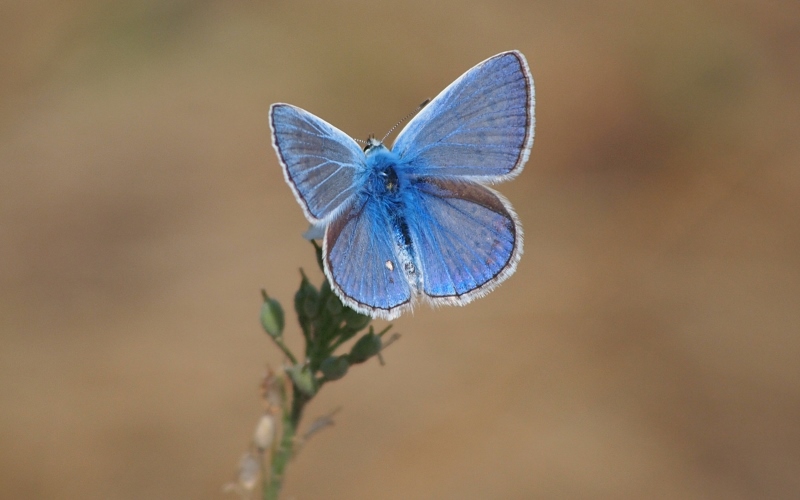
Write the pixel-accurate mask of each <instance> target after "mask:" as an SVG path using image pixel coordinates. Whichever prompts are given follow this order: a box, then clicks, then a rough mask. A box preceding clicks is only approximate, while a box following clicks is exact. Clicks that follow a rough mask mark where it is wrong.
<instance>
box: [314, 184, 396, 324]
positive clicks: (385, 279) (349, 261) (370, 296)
mask: <svg viewBox="0 0 800 500" xmlns="http://www.w3.org/2000/svg"><path fill="white" fill-rule="evenodd" d="M385 210H386V207H385V205H383V204H382V203H380V201H379V200H377V199H376V198H374V197H371V196H364V197H360V198H359V197H356V198H355V199H354V201H353V203H351V204H350V205H349V206H348V207H347V208H346V209H345V210H344V211H343V212H342V213H341V214H340V215H339V216H338V217H336V218H334V219H333V220H332V221H331V222H330V223H329V224H328V226H327V228H326V229H325V239H324V240H323V255H324V259H325V266H324V268H325V275H326V276H327V278H328V281H329V282H330V284H331V286H332V287H333V289H334V291H335V292H336V294H337V295H338V296H339V298H340V299H342V302H344V303H345V305H347V306H348V307H350V308H352V309H355V310H356V311H358V312H360V313H362V314H368V315H370V316H372V317H380V318H385V319H393V318H396V317H397V316H399V315H400V313H401V312H402V311H403V310H404V309H406V308H407V307H409V304H410V302H411V294H412V291H411V286H410V285H409V283H408V280H407V278H406V274H405V266H404V265H403V262H402V259H401V258H399V257H398V247H397V243H396V241H395V237H394V232H393V229H392V228H391V226H390V222H389V217H388V216H387V214H386V212H385Z"/></svg>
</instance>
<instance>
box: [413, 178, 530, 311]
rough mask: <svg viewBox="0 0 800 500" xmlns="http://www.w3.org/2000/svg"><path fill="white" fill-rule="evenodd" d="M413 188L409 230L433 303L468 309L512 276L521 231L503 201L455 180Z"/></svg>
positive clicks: (420, 183) (431, 181)
mask: <svg viewBox="0 0 800 500" xmlns="http://www.w3.org/2000/svg"><path fill="white" fill-rule="evenodd" d="M414 187H415V189H414V194H413V197H412V200H413V201H412V204H411V206H410V207H411V208H413V217H411V216H409V217H408V226H409V232H410V235H411V240H412V241H413V242H414V249H415V253H416V256H417V260H418V262H419V265H420V266H421V268H422V290H423V292H424V293H425V294H426V295H427V296H428V298H429V299H430V300H431V301H432V302H434V303H435V304H460V305H463V304H466V303H467V302H470V301H471V300H472V299H474V298H477V297H480V296H483V295H485V294H487V293H489V292H490V291H491V290H493V289H494V288H495V287H496V286H497V285H499V284H500V283H501V282H502V281H503V280H505V279H506V278H507V277H509V276H510V275H511V274H513V272H514V270H515V269H516V266H517V262H518V261H519V259H520V256H521V255H522V228H521V227H520V225H519V221H518V220H517V216H516V214H515V213H514V211H513V209H512V208H511V205H510V204H509V203H508V202H507V201H506V200H505V199H504V198H503V197H502V196H501V195H499V194H498V193H496V192H494V191H493V190H491V189H489V188H487V187H484V186H481V185H480V184H477V183H474V182H470V181H463V180H455V179H443V178H427V179H422V180H418V181H417V182H416V183H415V185H414ZM408 213H409V214H410V213H412V210H409V211H408Z"/></svg>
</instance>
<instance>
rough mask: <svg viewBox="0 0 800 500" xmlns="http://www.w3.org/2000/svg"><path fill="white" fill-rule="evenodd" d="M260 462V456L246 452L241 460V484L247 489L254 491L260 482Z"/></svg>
mask: <svg viewBox="0 0 800 500" xmlns="http://www.w3.org/2000/svg"><path fill="white" fill-rule="evenodd" d="M259 469H260V464H259V461H258V457H256V456H254V455H253V454H252V453H246V454H245V455H244V456H243V457H242V460H241V461H240V462H239V486H241V488H242V489H243V490H245V491H253V488H255V487H256V483H257V482H258V471H259Z"/></svg>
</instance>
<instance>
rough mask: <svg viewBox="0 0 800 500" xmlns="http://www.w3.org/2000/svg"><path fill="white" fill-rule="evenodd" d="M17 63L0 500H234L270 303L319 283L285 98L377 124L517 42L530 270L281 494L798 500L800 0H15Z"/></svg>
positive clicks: (325, 406)
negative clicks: (274, 135)
mask: <svg viewBox="0 0 800 500" xmlns="http://www.w3.org/2000/svg"><path fill="white" fill-rule="evenodd" d="M0 47H2V48H1V49H0V172H2V181H0V343H1V346H2V347H0V443H2V446H1V447H0V497H2V498H9V499H11V498H14V499H39V498H69V499H73V498H74V499H84V498H86V499H89V498H91V499H94V498H102V499H141V498H148V499H161V498H164V499H166V498H197V499H199V498H209V499H211V498H215V499H216V498H236V497H235V496H234V495H231V494H224V493H223V492H222V489H223V485H224V484H225V483H228V482H230V481H233V480H235V478H236V468H237V464H238V462H239V459H240V457H241V455H242V454H243V453H244V451H245V450H246V448H247V444H248V441H249V439H250V436H251V433H252V431H253V428H254V426H255V424H256V421H257V419H258V417H259V415H260V412H261V409H262V404H261V401H260V399H259V397H260V394H259V383H260V379H261V376H262V375H263V373H264V371H265V369H266V367H267V365H270V366H273V367H276V368H279V367H280V365H281V362H282V359H281V356H280V355H279V353H278V351H277V349H276V348H274V346H273V345H271V343H270V341H269V339H268V338H267V337H266V336H265V335H264V333H263V332H262V331H261V328H260V326H259V323H258V312H259V307H260V304H261V297H260V293H259V289H260V288H261V287H266V288H267V290H268V291H269V292H270V294H271V295H273V296H275V297H277V298H278V299H280V300H281V301H282V302H283V303H284V305H286V306H287V308H288V307H289V306H290V304H291V299H292V297H293V294H294V292H295V290H296V288H297V285H298V283H299V272H298V269H299V268H300V267H303V268H305V269H306V270H307V271H308V272H309V274H310V275H311V276H313V277H314V280H315V281H317V282H319V281H320V280H321V273H319V272H318V270H317V269H316V266H315V263H314V257H313V252H312V249H311V247H310V245H309V244H308V243H307V242H305V241H303V240H302V239H301V237H300V234H301V233H302V232H303V231H304V230H305V229H306V222H305V220H304V218H303V215H302V212H301V210H300V208H299V206H298V205H297V203H296V202H295V200H294V198H293V196H292V194H291V192H290V190H289V188H288V187H287V186H286V184H285V183H284V180H283V178H282V175H281V172H280V168H279V166H278V163H277V161H276V158H275V154H274V152H273V150H272V147H271V145H270V135H269V125H268V120H267V112H268V108H269V105H270V104H271V103H273V102H279V101H283V102H289V103H292V104H295V105H298V106H301V107H303V108H305V109H307V110H309V111H311V112H313V113H314V114H316V115H318V116H320V117H322V118H324V119H326V120H328V121H329V122H331V123H333V124H334V125H336V126H337V127H339V128H340V129H342V130H344V131H345V132H347V133H349V134H350V135H351V136H353V137H357V138H366V137H367V135H368V134H370V133H375V134H377V135H379V136H380V135H382V134H383V133H385V132H386V131H387V130H388V129H389V128H390V127H391V126H392V125H394V124H395V123H396V122H397V120H399V119H400V118H401V117H403V116H405V115H406V114H407V113H409V112H410V111H412V110H413V109H414V108H415V107H416V106H417V104H419V103H420V102H421V101H422V100H423V99H424V98H426V97H433V96H434V95H436V94H437V93H438V92H439V91H440V90H441V89H443V88H444V87H445V86H446V85H448V84H449V83H450V82H451V81H452V80H454V79H455V78H456V77H458V76H459V75H461V74H462V73H463V72H464V71H466V70H467V69H469V68H470V67H472V66H473V65H474V64H476V63H478V62H479V61H482V60H483V59H485V58H487V57H489V56H491V55H493V54H495V53H498V52H500V51H503V50H508V49H519V50H521V51H522V52H523V53H524V54H525V55H526V56H527V58H528V62H529V64H530V68H531V71H532V73H533V76H534V79H535V82H536V98H537V107H536V114H537V130H536V140H535V143H534V146H533V150H532V152H531V158H530V161H529V162H528V164H527V166H526V169H525V171H524V172H523V174H522V175H521V176H520V177H518V178H517V179H516V180H514V181H513V182H510V183H507V184H502V185H500V186H498V189H499V190H500V191H501V192H502V193H503V194H505V195H506V196H507V197H508V198H509V199H510V200H511V202H512V203H513V205H514V207H515V208H516V210H517V212H518V213H519V216H520V219H521V220H522V223H523V225H524V228H525V242H526V246H525V255H524V257H523V259H522V262H521V263H520V266H519V269H518V271H517V273H516V274H515V275H514V276H513V277H511V278H510V279H509V280H508V281H507V282H506V283H505V284H503V285H502V286H501V287H500V288H498V289H497V290H496V291H495V292H493V293H492V294H490V295H489V296H487V297H486V298H483V299H481V300H478V301H476V302H474V303H472V304H470V305H469V306H467V307H465V308H445V309H438V310H431V309H430V308H428V307H419V308H417V310H416V311H415V313H414V314H413V315H408V316H404V317H402V318H400V319H399V320H397V321H396V322H395V325H396V328H397V330H399V331H400V332H402V333H403V337H402V339H401V340H400V341H399V342H397V343H396V344H394V345H392V346H391V348H389V349H388V350H387V351H386V352H385V358H386V361H387V365H386V366H384V367H381V366H379V364H378V363H375V362H370V363H368V364H367V365H364V366H359V367H357V368H356V369H354V370H352V371H351V373H350V374H349V376H348V377H347V378H346V379H344V380H342V381H340V382H337V383H334V384H330V385H329V386H326V387H325V390H324V391H322V393H321V394H320V396H319V397H318V398H317V399H316V400H315V401H314V403H313V404H312V405H311V407H310V408H309V412H308V414H307V422H306V423H307V424H308V423H310V421H311V420H313V419H314V417H315V416H318V415H323V414H326V413H328V412H330V411H332V410H334V409H335V408H338V407H340V406H341V407H342V410H341V411H340V412H339V413H338V414H337V415H336V425H335V426H334V427H332V428H329V429H326V430H325V431H324V432H322V433H320V434H319V435H317V436H315V437H314V438H313V439H312V440H311V441H310V442H309V443H308V444H307V445H306V446H305V447H304V449H303V452H302V453H301V454H300V455H299V456H298V457H297V459H296V460H295V461H294V462H293V463H292V465H291V467H290V468H289V475H288V480H287V481H288V482H287V483H286V485H285V490H284V491H285V498H287V499H298V500H299V499H319V498H325V499H376V498H380V499H390V500H391V499H409V498H413V499H456V498H457V499H464V498H467V499H528V498H531V499H532V498H571V499H572V498H575V499H577V498H585V499H645V498H646V499H734V500H735V499H764V498H770V499H784V498H786V499H790V498H798V497H800V425H799V424H800V362H799V361H798V359H799V358H800V224H799V223H798V220H799V218H800V168H798V165H800V141H798V137H799V136H800V135H799V133H800V3H798V2H797V1H796V0H783V1H779V0H775V1H769V2H762V1H757V0H724V1H723V0H686V1H682V0H674V1H670V2H659V1H655V0H627V1H624V0H619V1H617V0H611V1H604V2H589V1H574V2H557V1H552V0H542V1H530V2H522V1H491V2H489V1H477V2H470V3H462V2H453V1H443V2H430V1H410V2H383V1H377V0H371V1H346V2H345V1H342V2H303V1H271V0H261V1H249V0H237V1H225V2H223V1H211V0H206V1H189V0H158V1H156V0H150V1H145V0H139V1H129V2H101V1H95V0H82V1H79V2H56V1H54V0H27V1H21V0H17V1H6V2H2V4H0ZM288 324H289V326H288V331H287V337H288V338H289V343H290V345H292V346H293V347H294V348H300V345H301V343H300V339H299V337H300V335H299V332H298V329H297V325H296V323H295V322H294V319H293V317H292V316H290V317H289V321H288ZM379 324H381V322H379Z"/></svg>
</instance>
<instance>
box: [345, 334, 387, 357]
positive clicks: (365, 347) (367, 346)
mask: <svg viewBox="0 0 800 500" xmlns="http://www.w3.org/2000/svg"><path fill="white" fill-rule="evenodd" d="M370 330H371V329H370ZM381 345H382V344H381V338H380V337H378V336H377V335H375V333H373V332H372V331H370V332H369V333H367V334H366V335H364V336H363V337H361V338H360V339H358V342H356V344H355V345H354V346H353V349H351V350H350V354H349V355H348V357H347V359H348V361H350V363H351V364H356V363H363V362H364V361H366V360H368V359H369V358H371V357H372V356H374V355H376V354H378V353H379V352H381Z"/></svg>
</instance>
